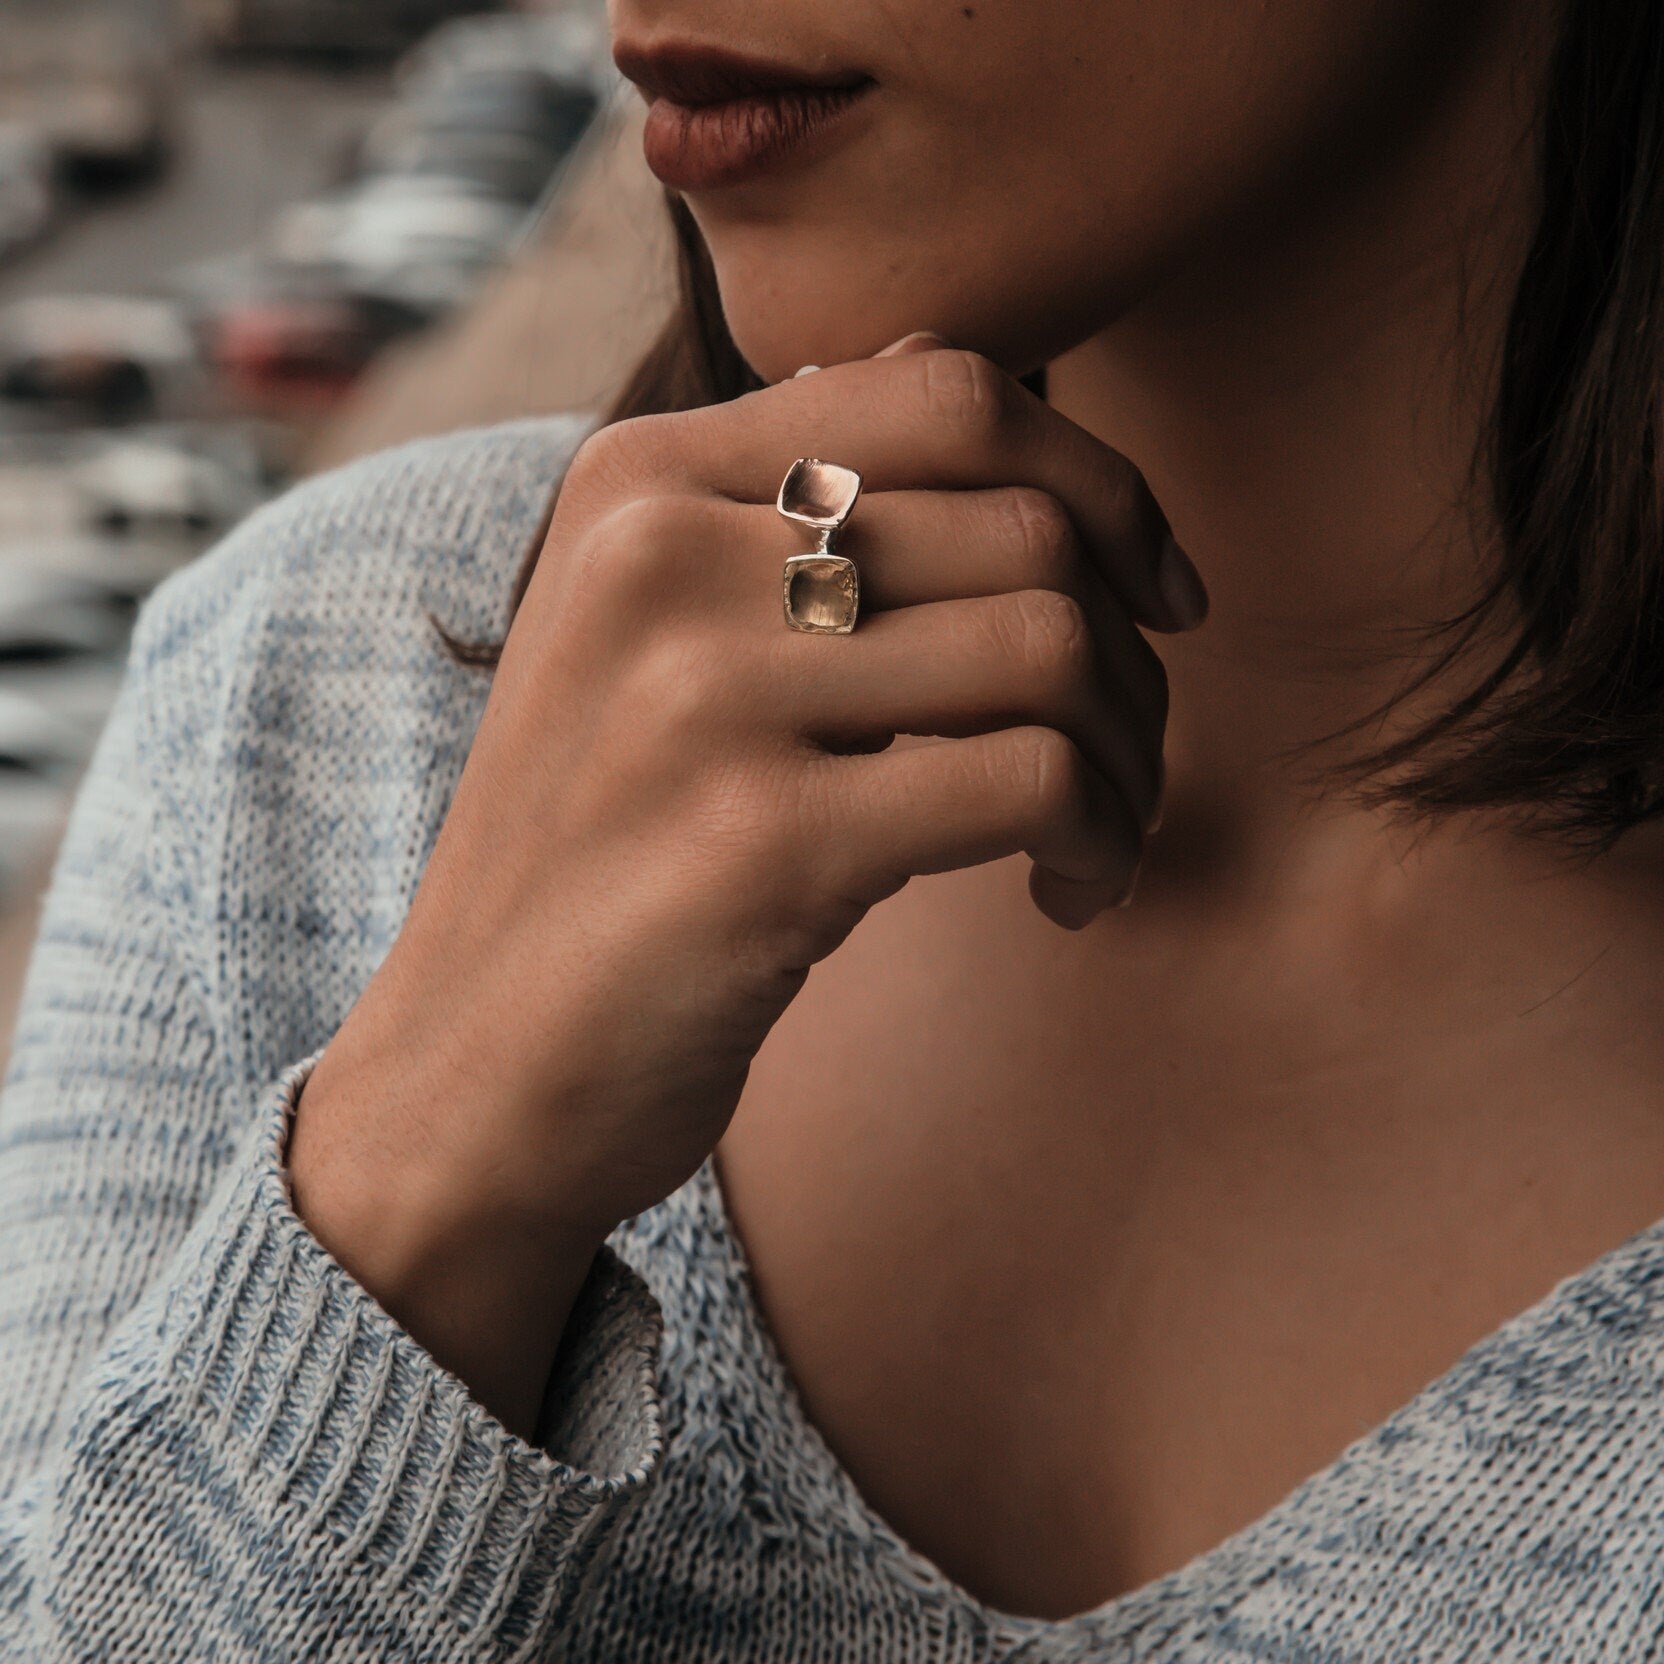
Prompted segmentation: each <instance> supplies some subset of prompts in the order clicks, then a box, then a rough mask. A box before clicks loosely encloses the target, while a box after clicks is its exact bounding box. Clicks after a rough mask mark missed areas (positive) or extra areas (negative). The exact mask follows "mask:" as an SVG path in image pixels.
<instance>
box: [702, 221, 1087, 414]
mask: <svg viewBox="0 0 1664 1664" xmlns="http://www.w3.org/2000/svg"><path fill="white" fill-rule="evenodd" d="M757 241H762V240H761V239H758V240H757ZM817 241H818V240H817ZM851 241H852V242H854V243H855V244H856V245H857V247H858V244H859V239H858V238H853V239H851ZM711 249H712V257H713V263H714V265H715V267H716V274H717V284H718V287H719V289H720V290H721V293H722V306H723V313H724V316H725V317H726V319H727V323H728V329H729V332H730V333H731V334H732V336H733V338H734V344H735V346H736V347H738V349H739V351H740V354H741V356H742V357H743V358H744V359H745V361H746V363H748V364H749V365H750V366H751V367H752V369H753V370H755V371H756V373H757V374H758V375H759V376H760V377H762V379H763V380H764V381H765V382H768V383H770V384H773V383H775V382H780V381H787V380H790V378H791V377H792V376H794V375H795V374H796V373H797V372H798V370H800V369H801V368H802V367H803V366H804V365H805V364H818V365H821V366H823V367H824V366H826V365H828V364H844V363H848V362H849V361H851V360H852V359H857V358H870V357H872V355H873V354H874V353H876V352H879V351H881V350H882V349H883V348H885V347H887V346H889V345H890V343H891V342H892V341H898V340H900V339H901V337H902V336H904V335H910V334H912V333H913V332H914V331H915V330H920V329H929V330H934V331H935V332H936V334H938V335H940V336H942V337H943V338H944V339H945V340H948V341H951V342H952V343H953V344H954V345H955V346H958V347H966V348H969V349H970V350H971V351H973V352H980V353H984V354H986V355H987V356H988V357H989V358H991V359H993V360H994V362H995V363H997V364H999V365H1001V366H1003V367H1004V368H1005V369H1006V370H1007V371H1009V372H1010V373H1011V374H1012V375H1016V376H1022V375H1027V374H1029V373H1030V372H1031V371H1033V370H1036V369H1038V368H1039V367H1040V366H1041V365H1043V364H1045V363H1046V362H1047V361H1048V360H1049V359H1051V358H1052V357H1054V356H1056V355H1057V354H1058V353H1059V352H1061V351H1064V350H1065V349H1066V348H1068V347H1069V346H1072V345H1074V344H1075V343H1076V341H1078V340H1079V339H1083V338H1084V336H1085V335H1086V334H1089V333H1091V325H1089V324H1088V325H1085V326H1084V327H1081V328H1079V329H1075V328H1071V322H1072V321H1073V320H1070V319H1068V318H1067V315H1066V309H1065V308H1062V307H1054V306H1046V305H1040V306H1037V305H1036V304H1035V297H1034V295H1033V294H1032V293H1026V294H1025V293H1021V292H1019V293H1008V292H1005V291H1004V290H1003V289H1001V288H1000V286H999V284H998V283H997V282H996V283H994V284H991V285H990V286H989V288H988V290H984V289H983V288H981V287H979V286H978V285H977V283H976V282H975V279H974V274H969V273H967V274H964V275H963V276H962V277H961V280H960V282H959V283H958V284H956V285H950V284H944V283H943V282H942V281H941V277H940V273H941V271H942V270H944V269H948V270H951V269H952V263H951V262H939V261H927V260H922V259H917V258H916V257H914V258H901V259H891V260H884V259H881V258H877V257H875V256H873V255H871V254H869V257H868V258H866V259H857V260H851V259H850V258H849V257H848V254H849V251H848V248H847V247H845V248H843V249H841V250H838V251H833V250H829V249H826V248H825V247H824V246H821V247H818V248H817V250H816V254H817V255H820V256H821V257H820V258H811V259H801V258H792V257H790V256H789V255H787V254H786V252H785V251H784V250H783V248H782V246H781V240H780V239H774V240H772V246H770V247H768V248H765V249H760V248H757V247H752V248H749V249H747V250H746V251H745V256H744V257H740V256H739V254H738V253H737V251H736V250H734V249H733V248H732V247H731V246H724V240H723V238H722V237H721V236H720V235H719V236H717V237H715V238H713V239H712V240H711ZM910 266H917V268H918V269H917V270H913V271H909V269H908V268H909V267H910ZM909 276H911V277H912V278H913V279H914V281H912V282H909V281H907V279H908V277H909ZM1037 325H1038V326H1039V327H1035V326H1037Z"/></svg>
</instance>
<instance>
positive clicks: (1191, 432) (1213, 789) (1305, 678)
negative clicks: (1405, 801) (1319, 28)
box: [1048, 8, 1535, 872]
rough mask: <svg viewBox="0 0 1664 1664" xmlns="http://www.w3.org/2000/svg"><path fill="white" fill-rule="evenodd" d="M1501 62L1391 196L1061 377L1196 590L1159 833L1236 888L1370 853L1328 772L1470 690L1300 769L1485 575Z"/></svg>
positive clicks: (1498, 327)
mask: <svg viewBox="0 0 1664 1664" xmlns="http://www.w3.org/2000/svg"><path fill="white" fill-rule="evenodd" d="M1526 9H1528V8H1521V10H1522V11H1523V10H1526ZM1488 62H1489V64H1490V66H1491V67H1490V68H1488V69H1481V70H1479V71H1477V72H1476V74H1475V76H1474V78H1473V84H1471V85H1467V86H1464V87H1461V88H1458V89H1455V90H1454V95H1453V100H1452V106H1451V107H1449V108H1446V109H1445V110H1443V111H1441V112H1440V113H1439V114H1438V116H1437V117H1436V118H1435V119H1433V120H1431V121H1430V122H1429V123H1428V124H1427V126H1426V128H1425V130H1424V131H1423V132H1422V133H1421V134H1420V135H1419V136H1418V138H1417V141H1416V142H1415V143H1414V144H1413V145H1411V146H1410V147H1408V149H1407V151H1406V152H1405V153H1404V154H1403V155H1401V156H1400V157H1399V158H1398V160H1397V162H1396V163H1395V165H1394V168H1393V169H1392V171H1391V172H1390V173H1386V172H1384V173H1382V174H1381V175H1380V176H1379V177H1378V178H1376V179H1374V180H1372V181H1370V182H1368V183H1367V184H1366V185H1363V186H1361V187H1358V188H1354V189H1349V190H1348V191H1347V192H1346V193H1344V194H1342V193H1339V192H1337V193H1335V200H1332V201H1330V202H1329V203H1327V204H1322V205H1319V206H1314V207H1313V208H1311V209H1310V211H1309V213H1308V215H1307V216H1306V218H1305V219H1304V220H1303V221H1302V222H1300V223H1294V221H1293V219H1292V217H1291V218H1290V219H1289V220H1287V221H1285V222H1284V223H1282V224H1279V225H1278V226H1277V227H1276V228H1275V231H1274V232H1267V233H1265V234H1264V235H1263V236H1262V237H1261V238H1260V240H1259V241H1258V243H1257V244H1255V245H1253V246H1247V245H1239V246H1236V247H1233V248H1232V249H1230V250H1229V251H1223V252H1222V251H1215V252H1214V254H1213V255H1211V256H1210V257H1209V258H1207V259H1205V260H1202V259H1198V260H1196V261H1194V262H1193V263H1192V266H1191V269H1190V270H1188V271H1187V272H1186V273H1184V274H1182V275H1180V276H1178V277H1177V278H1175V279H1174V280H1173V281H1172V282H1170V283H1168V284H1167V285H1165V286H1164V287H1163V288H1162V289H1161V290H1160V292H1159V293H1157V294H1154V295H1152V296H1151V297H1149V298H1148V299H1147V300H1145V301H1144V302H1143V303H1141V304H1140V305H1139V306H1138V307H1136V308H1135V309H1133V310H1132V311H1130V312H1129V313H1127V314H1126V315H1124V316H1122V317H1121V318H1120V319H1118V320H1117V321H1116V323H1115V324H1114V325H1113V326H1112V327H1110V328H1108V329H1106V330H1104V331H1103V332H1102V333H1101V334H1099V335H1097V336H1095V337H1093V338H1091V339H1089V340H1088V341H1086V342H1084V343H1083V344H1082V345H1080V346H1079V347H1077V348H1075V349H1073V350H1071V351H1069V352H1068V353H1066V354H1065V355H1063V356H1062V357H1060V358H1058V359H1056V360H1054V361H1053V362H1052V363H1051V365H1050V366H1049V373H1048V398H1049V400H1050V402H1051V403H1052V404H1053V405H1054V406H1056V407H1057V408H1058V409H1059V410H1060V411H1062V412H1063V413H1064V414H1065V415H1067V416H1069V417H1070V418H1072V419H1073V420H1074V421H1076V422H1078V423H1080V424H1081V425H1082V426H1083V427H1086V428H1088V429H1090V430H1091V431H1093V432H1095V433H1097V434H1098V435H1100V436H1101V437H1102V438H1103V439H1105V440H1106V441H1107V442H1108V443H1109V444H1111V445H1113V446H1114V447H1115V448H1116V449H1118V450H1121V451H1122V452H1124V453H1125V454H1126V455H1128V456H1130V457H1131V458H1132V459H1133V460H1134V461H1135V462H1137V463H1138V464H1139V466H1140V467H1141V468H1142V469H1143V470H1144V472H1145V475H1146V477H1147V478H1148V479H1149V481H1150V484H1151V487H1152V488H1153V490H1154V491H1155V493H1156V496H1157V498H1158V499H1159V500H1160V502H1161V503H1162V505H1163V507H1164V508H1165V509H1166V511H1167V513H1168V516H1169V518H1170V520H1171V522H1172V525H1173V528H1174V532H1175V535H1176V536H1177V538H1178V540H1179V542H1180V543H1181V544H1182V545H1183V546H1184V548H1185V549H1186V550H1187V551H1188V552H1189V554H1190V555H1191V557H1192V558H1193V559H1194V560H1195V562H1196V564H1197V566H1198V567H1199V569H1200V570H1201V572H1202V575H1203V577H1204V579H1205V580H1206V581H1207V584H1208V588H1209V592H1210V597H1211V603H1212V605H1211V611H1210V615H1209V618H1208V620H1207V622H1206V623H1204V624H1203V625H1202V626H1201V628H1200V629H1198V630H1196V631H1194V632H1192V633H1190V634H1186V635H1179V636H1161V637H1157V638H1155V645H1156V647H1157V650H1158V651H1159V653H1160V654H1161V656H1162V659H1163V661H1164V663H1165V665H1166V667H1167V671H1168V676H1169V684H1170V689H1171V715H1170V720H1169V726H1168V734H1167V760H1168V798H1167V802H1168V810H1167V827H1169V828H1171V827H1173V826H1174V824H1175V823H1176V822H1179V821H1181V820H1187V821H1188V822H1189V824H1190V825H1191V827H1192V828H1193V829H1194V828H1195V827H1197V826H1202V825H1206V826H1208V827H1209V828H1211V829H1213V830H1212V840H1213V841H1214V842H1216V843H1217V844H1218V846H1219V848H1220V849H1221V850H1222V851H1223V850H1229V851H1230V859H1231V860H1232V861H1233V862H1235V863H1237V864H1238V865H1239V866H1240V865H1241V864H1243V863H1252V862H1254V861H1255V860H1256V859H1257V858H1258V857H1257V853H1256V852H1263V858H1264V859H1266V860H1270V859H1272V858H1275V859H1276V861H1277V862H1278V864H1279V867H1280V868H1281V869H1282V870H1284V871H1285V872H1286V871H1287V870H1288V869H1289V865H1290V850H1291V844H1292V845H1293V846H1295V847H1298V845H1299V843H1300V842H1301V840H1320V841H1321V842H1322V844H1323V845H1324V847H1325V848H1326V849H1329V850H1332V849H1333V848H1334V845H1335V840H1336V838H1337V837H1340V838H1346V839H1350V840H1353V841H1358V840H1362V841H1361V842H1359V845H1358V846H1359V847H1366V846H1367V845H1368V844H1374V845H1376V846H1378V845H1379V843H1380V833H1381V830H1382V815H1381V813H1380V812H1378V811H1370V810H1365V809H1362V808H1358V807H1348V805H1347V802H1346V800H1345V798H1344V796H1343V795H1336V794H1335V793H1333V792H1332V791H1331V790H1330V789H1328V788H1326V787H1325V785H1324V776H1323V771H1324V768H1325V766H1326V763H1327V762H1330V761H1340V760H1345V759H1346V758H1349V757H1351V756H1354V755H1357V754H1360V753H1361V752H1363V751H1366V750H1370V749H1373V748H1374V747H1375V746H1378V745H1379V744H1381V743H1382V742H1383V741H1384V740H1385V739H1388V738H1390V737H1392V736H1393V735H1394V734H1395V733H1399V732H1403V731H1405V727H1406V725H1408V724H1413V723H1415V722H1416V721H1417V720H1419V719H1424V718H1425V717H1426V716H1428V715H1431V714H1432V713H1433V711H1434V710H1436V709H1437V708H1439V707H1440V706H1441V705H1442V704H1444V703H1446V702H1448V700H1449V699H1450V698H1452V697H1453V696H1454V694H1455V692H1456V691H1457V687H1456V686H1455V685H1453V682H1452V678H1451V677H1445V678H1443V679H1441V680H1440V681H1438V682H1436V683H1433V684H1430V685H1429V686H1428V688H1427V689H1425V690H1424V691H1423V692H1422V693H1421V694H1418V695H1417V696H1416V697H1415V698H1414V699H1412V700H1410V701H1407V702H1405V703H1404V704H1403V705H1402V706H1401V707H1400V708H1399V709H1398V710H1397V711H1396V712H1395V713H1394V714H1393V715H1392V717H1391V718H1390V719H1389V720H1388V722H1387V723H1386V724H1384V725H1383V724H1373V723H1372V724H1370V725H1368V726H1367V727H1366V728H1365V729H1364V730H1363V731H1362V732H1361V733H1360V734H1357V735H1354V736H1352V737H1350V738H1349V739H1346V740H1342V741H1337V742H1335V743H1333V744H1330V745H1328V746H1321V747H1319V748H1318V749H1317V750H1316V751H1313V752H1307V753H1301V754H1299V755H1295V756H1292V757H1291V756H1290V755H1289V751H1290V748H1293V747H1309V746H1311V745H1312V744H1313V743H1314V742H1318V741H1322V740H1323V739H1324V738H1325V736H1327V735H1329V734H1331V733H1333V731H1334V730H1336V729H1337V728H1340V727H1341V726H1343V725H1344V724H1346V723H1348V722H1350V721H1352V720H1354V719H1356V718H1358V717H1360V716H1363V715H1364V714H1365V713H1367V712H1369V711H1371V710H1374V709H1375V708H1377V707H1378V706H1380V705H1381V704H1382V703H1383V702H1385V701H1386V700H1388V699H1389V698H1390V697H1391V696H1392V695H1393V694H1394V693H1395V692H1396V691H1397V690H1399V689H1401V688H1402V687H1403V686H1404V685H1405V683H1406V682H1407V681H1408V680H1409V679H1410V675H1411V674H1412V673H1413V672H1414V671H1415V670H1416V669H1417V668H1418V667H1419V666H1420V665H1421V664H1423V663H1424V662H1425V661H1426V659H1427V657H1428V655H1429V653H1430V652H1431V651H1432V650H1433V647H1434V646H1435V645H1437V644H1436V643H1434V642H1432V641H1430V640H1429V638H1428V637H1427V634H1426V630H1427V627H1428V626H1430V625H1432V624H1434V623H1435V622H1437V621H1438V620H1439V619H1441V618H1446V617H1449V616H1450V615H1451V614H1453V613H1455V612H1457V611H1459V610H1460V609H1461V608H1462V607H1463V606H1464V605H1466V604H1467V603H1468V602H1469V601H1471V600H1472V599H1473V597H1474V595H1475V594H1476V593H1477V592H1478V588H1479V586H1480V584H1481V583H1482V581H1483V580H1484V579H1485V578H1486V577H1487V576H1488V575H1489V570H1490V567H1489V561H1490V558H1491V556H1492V554H1493V552H1494V550H1495V547H1496V536H1495V528H1494V524H1493V522H1492V520H1491V517H1490V512H1489V506H1488V497H1487V493H1486V491H1485V489H1484V483H1483V474H1482V472H1480V471H1479V470H1477V469H1476V466H1475V460H1476V457H1478V456H1479V455H1480V454H1481V452H1482V444H1483V440H1484V436H1485V433H1486V429H1487V426H1488V422H1489V417H1490V411H1491V401H1492V396H1493V389H1494V385H1495V379H1494V378H1495V371H1496V367H1497V364H1498V361H1499V358H1500V348H1501V343H1502V338H1503V332H1504V329H1505V326H1506V321H1507V313H1508V304H1509V300H1510V298H1511V291H1512V285H1513V280H1514V277H1515V275H1516V273H1517V271H1518V267H1519V262H1520V259H1521V258H1522V256H1523V252H1524V247H1525V244H1526V240H1527V238H1528V236H1529V232H1530V229H1531V225H1532V221H1533V216H1534V213H1535V182H1534V176H1533V169H1532V165H1531V153H1530V148H1529V146H1528V145H1527V144H1526V143H1525V142H1523V140H1522V138H1521V136H1520V135H1521V134H1522V132H1523V131H1524V130H1525V128H1526V126H1527V119H1528V118H1525V117H1523V116H1522V114H1521V106H1522V103H1523V101H1522V99H1521V97H1520V92H1519V88H1520V84H1521V80H1522V76H1521V73H1520V69H1519V62H1520V58H1519V55H1517V54H1514V53H1509V52H1495V51H1493V52H1492V53H1490V54H1489V56H1488ZM1476 668H1478V667H1476V666H1474V665H1471V664H1470V665H1467V666H1465V667H1463V670H1462V679H1463V680H1465V679H1467V678H1470V677H1471V676H1472V675H1473V673H1474V671H1475V669H1476ZM1166 835H1170V833H1168V834H1166Z"/></svg>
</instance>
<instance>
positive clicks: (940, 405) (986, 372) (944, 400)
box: [912, 349, 1011, 438]
mask: <svg viewBox="0 0 1664 1664" xmlns="http://www.w3.org/2000/svg"><path fill="white" fill-rule="evenodd" d="M912 362H913V363H914V364H916V365H918V366H919V370H918V373H919V376H920V377H921V379H922V381H923V385H924V401H925V405H926V408H927V410H928V411H929V414H930V416H931V418H932V419H933V420H934V421H938V422H945V423H947V424H949V425H950V426H951V427H953V428H955V429H956V430H958V431H960V432H963V433H966V434H969V435H970V436H972V437H974V438H987V437H990V436H992V435H994V434H996V433H998V432H999V431H1000V429H1001V428H1002V427H1003V426H1004V425H1005V422H1006V419H1007V417H1008V416H1009V415H1010V411H1011V404H1010V397H1009V393H1010V387H1009V381H1008V378H1007V377H1006V375H1005V373H1004V372H1003V371H1002V370H1001V369H1000V368H999V366H998V365H997V364H995V363H994V362H993V360H992V359H989V358H985V357H984V356H983V355H982V354H981V353H975V352H967V351H964V350H962V349H954V350H951V351H946V352H926V353H920V354H919V355H918V356H917V357H916V358H915V359H914V360H913V361H912Z"/></svg>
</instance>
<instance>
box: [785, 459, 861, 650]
mask: <svg viewBox="0 0 1664 1664" xmlns="http://www.w3.org/2000/svg"><path fill="white" fill-rule="evenodd" d="M860 495H861V476H860V475H859V474H858V473H856V472H855V470H854V469H853V468H840V467H839V466H838V465H837V463H835V462H822V461H821V460H820V458H819V457H815V456H800V457H799V458H798V459H797V461H796V462H794V463H793V464H792V465H791V467H790V468H788V469H787V470H786V477H785V479H784V480H782V481H781V482H780V498H779V501H778V502H777V503H776V504H775V507H776V508H778V509H779V511H780V512H781V513H782V514H783V515H785V517H786V518H787V519H788V520H795V521H796V522H797V523H798V524H799V525H801V526H808V527H810V528H811V529H812V530H813V531H814V532H815V533H816V534H817V540H816V544H815V548H814V550H813V551H812V552H811V553H809V554H805V555H793V556H792V557H791V558H790V559H789V560H788V561H787V562H786V568H785V572H784V574H783V577H782V582H781V603H782V605H783V607H784V609H785V614H786V622H787V623H788V624H789V625H791V627H792V628H793V629H794V630H810V631H813V632H814V633H815V634H816V635H830V636H847V635H848V634H849V632H850V631H851V630H853V629H854V628H855V615H856V613H857V611H858V610H859V609H860V604H861V574H860V572H859V570H858V569H857V568H856V565H855V562H854V561H852V560H850V559H849V557H848V556H847V555H839V554H834V553H833V551H832V541H833V539H834V538H835V537H836V536H837V534H838V533H839V532H840V531H841V530H842V529H843V525H844V522H845V521H846V520H848V519H849V514H850V510H851V509H853V508H854V507H855V499H856V498H857V497H859V496H860Z"/></svg>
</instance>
